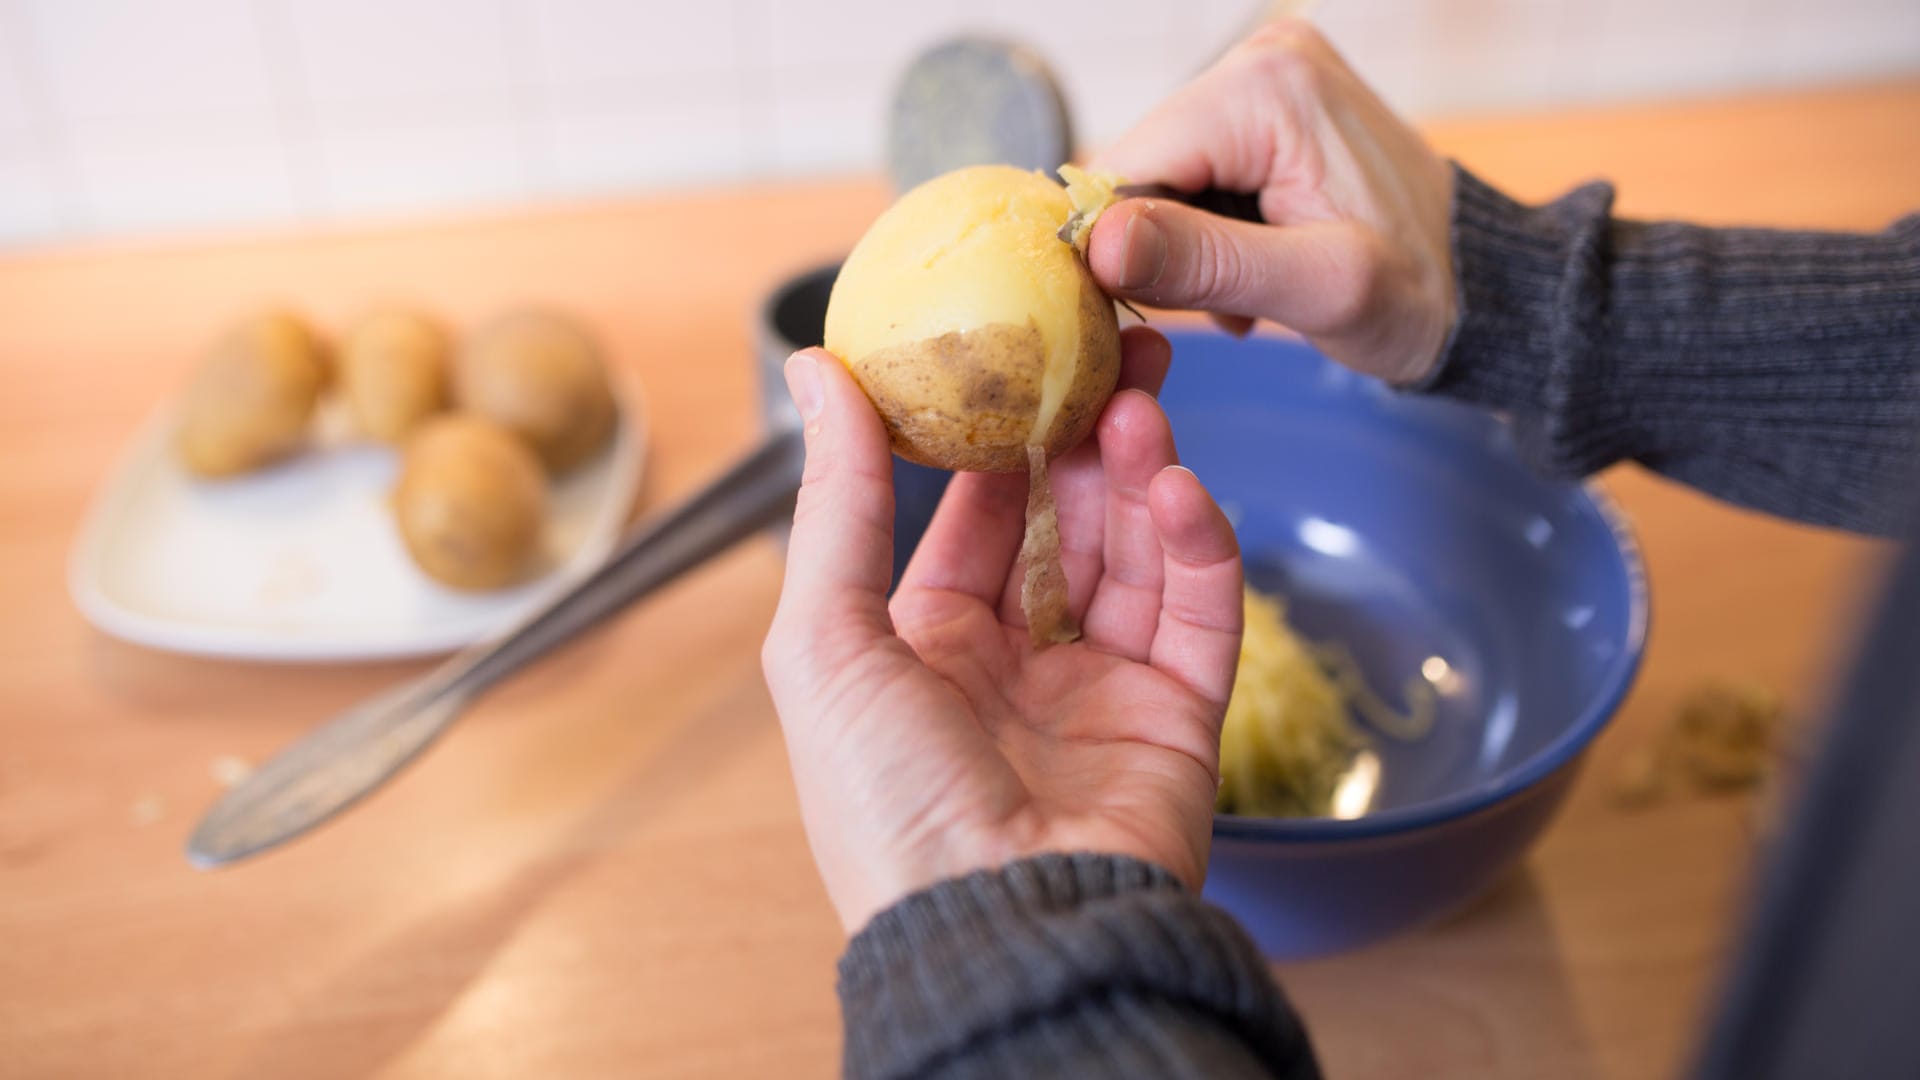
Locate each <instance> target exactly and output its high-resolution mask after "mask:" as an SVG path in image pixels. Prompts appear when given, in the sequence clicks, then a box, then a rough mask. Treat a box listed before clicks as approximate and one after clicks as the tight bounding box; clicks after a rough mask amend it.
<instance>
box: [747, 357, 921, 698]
mask: <svg viewBox="0 0 1920 1080" xmlns="http://www.w3.org/2000/svg"><path fill="white" fill-rule="evenodd" d="M786 377H787V388H788V391H789V392H790V393H791V394H792V395H793V401H794V404H795V405H796V406H798V407H799V410H800V416H801V420H802V422H803V423H804V424H805V425H806V432H805V434H806V443H807V465H806V471H805V472H804V474H803V475H802V478H801V481H800V494H799V498H798V500H797V502H796V503H795V506H794V512H793V532H792V534H791V536H790V537H789V539H788V541H787V575H786V580H785V582H784V584H783V585H782V586H781V590H780V607H779V610H778V612H777V613H776V614H775V616H774V628H773V632H772V633H771V634H770V635H769V640H768V647H769V653H770V654H771V653H779V652H784V653H789V654H792V655H796V656H797V655H799V654H805V655H806V656H807V657H808V658H809V659H810V662H813V663H818V664H820V665H822V666H824V667H827V668H832V667H835V666H837V665H838V663H840V662H841V661H844V660H846V659H849V658H850V656H847V655H834V653H835V652H839V651H843V650H854V651H857V650H858V649H859V648H861V647H864V646H865V645H867V644H869V643H871V641H872V640H873V639H874V638H876V637H880V636H885V635H889V634H891V633H892V623H891V622H890V621H889V620H888V618H887V601H886V592H887V585H888V583H889V582H890V581H891V580H892V576H893V453H892V451H891V449H889V447H888V444H887V432H886V429H885V428H884V427H883V426H881V423H880V417H879V416H878V415H877V414H876V413H875V412H874V411H873V405H872V403H870V402H869V401H868V400H867V396H866V394H865V392H863V391H862V390H861V389H860V386H859V384H858V383H856V382H855V381H854V379H853V376H852V375H851V374H850V373H849V372H848V371H847V368H846V365H844V364H842V363H841V362H840V360H839V359H838V358H837V357H835V356H834V355H833V354H832V353H830V352H827V351H826V350H825V349H804V350H802V351H800V352H797V353H795V354H793V356H791V357H789V358H788V360H787V366H786ZM823 650H827V652H826V654H823Z"/></svg>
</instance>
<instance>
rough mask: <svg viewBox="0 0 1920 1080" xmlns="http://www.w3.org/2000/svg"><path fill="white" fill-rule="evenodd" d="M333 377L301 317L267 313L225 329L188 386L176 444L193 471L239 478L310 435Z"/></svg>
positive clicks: (323, 350) (323, 349)
mask: <svg viewBox="0 0 1920 1080" xmlns="http://www.w3.org/2000/svg"><path fill="white" fill-rule="evenodd" d="M329 375H330V369H329V365H328V360H327V351H326V346H325V344H324V343H323V342H322V341H321V340H320V337H319V335H317V334H315V333H314V331H313V328H312V327H310V326H308V325H307V324H306V322H304V321H303V320H301V319H300V317H299V316H297V315H294V314H292V313H290V312H286V311H263V312H260V313H258V314H255V315H252V316H249V317H247V318H245V319H243V320H241V321H240V322H238V323H236V324H235V325H234V326H232V327H231V328H229V329H228V330H227V331H226V332H225V333H223V334H222V335H221V336H220V337H219V339H218V340H217V341H216V342H215V343H214V346H213V348H212V350H211V351H210V352H209V353H208V354H207V357H206V359H205V360H204V361H202V362H201V365H200V367H199V369H198V370H197V371H196V372H195V373H194V376H193V379H192V381H191V382H189V383H188V384H187V389H186V392H185V394H183V395H182V397H181V401H180V415H179V425H178V427H177V428H176V429H175V431H174V448H175V450H176V451H177V452H178V454H179V456H180V461H181V463H182V464H184V465H185V466H186V467H187V469H188V470H190V471H192V472H194V473H196V474H198V475H200V476H204V477H225V476H234V475H237V474H240V473H244V472H249V471H251V470H253V469H257V468H260V467H261V466H264V465H267V464H270V463H272V462H274V461H277V460H279V459H280V458H283V457H285V456H287V455H288V454H290V453H292V452H293V451H294V450H296V449H298V448H299V447H300V445H301V444H302V443H304V442H305V441H306V438H307V433H308V429H309V427H310V425H311V423H312V420H313V411H314V407H315V405H316V404H317V403H318V402H319V400H320V394H321V391H322V390H324V389H325V388H326V385H327V381H328V378H329Z"/></svg>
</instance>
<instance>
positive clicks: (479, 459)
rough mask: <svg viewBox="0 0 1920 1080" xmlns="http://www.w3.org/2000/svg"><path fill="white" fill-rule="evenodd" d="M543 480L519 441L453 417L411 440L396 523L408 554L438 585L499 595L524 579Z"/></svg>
mask: <svg viewBox="0 0 1920 1080" xmlns="http://www.w3.org/2000/svg"><path fill="white" fill-rule="evenodd" d="M546 502H547V490H546V475H545V473H544V472H543V471H542V470H541V467H540V462H539V460H538V459H537V458H535V457H534V455H533V452H532V451H531V450H529V449H528V448H527V446H526V444H525V443H523V442H522V441H521V440H520V439H519V438H518V437H517V436H515V435H514V434H513V433H511V432H509V431H508V430H507V429H505V428H504V427H501V426H500V425H498V424H496V423H494V422H492V421H490V420H487V419H484V418H482V417H478V416H469V415H461V414H457V413H456V414H448V415H443V416H436V417H434V418H432V419H431V420H428V421H427V422H426V423H425V424H423V425H422V426H421V427H420V428H419V430H417V431H416V432H415V433H414V434H413V437H412V438H410V439H408V440H407V445H406V451H405V456H404V457H403V459H402V461H401V466H400V482H399V484H398V485H397V486H396V487H395V488H394V492H393V512H394V519H395V521H396V523H397V524H398V525H399V527H400V536H401V539H402V540H403V541H405V543H406V547H407V552H408V554H410V555H412V556H413V561H414V562H415V563H416V564H418V565H419V567H420V569H422V570H424V571H426V572H427V574H428V575H429V576H431V577H432V578H433V579H434V580H436V581H439V582H440V583H442V584H444V585H451V586H453V587H454V588H457V589H497V588H500V587H502V586H506V585H512V584H514V583H516V582H518V581H519V580H521V579H522V577H524V576H525V573H526V569H527V566H528V563H529V562H530V560H531V558H532V556H533V554H534V552H535V551H536V550H537V549H538V548H539V545H540V536H541V532H542V531H543V529H544V528H545V520H546Z"/></svg>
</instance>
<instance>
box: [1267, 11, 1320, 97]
mask: <svg viewBox="0 0 1920 1080" xmlns="http://www.w3.org/2000/svg"><path fill="white" fill-rule="evenodd" d="M1247 49H1248V54H1249V56H1250V58H1251V60H1252V63H1253V67H1254V69H1255V71H1256V72H1258V73H1259V74H1261V75H1263V76H1266V77H1268V78H1270V79H1273V80H1275V81H1277V82H1278V83H1279V84H1280V85H1281V86H1284V87H1298V86H1299V85H1300V84H1301V83H1302V82H1306V83H1310V84H1311V83H1314V82H1316V81H1317V80H1318V79H1319V77H1320V76H1321V75H1322V74H1323V73H1324V72H1325V71H1326V68H1327V62H1328V61H1329V60H1330V59H1331V58H1332V56H1333V49H1332V46H1330V45H1328V44H1327V39H1326V38H1325V37H1323V36H1322V35H1321V33H1320V31H1319V30H1317V29H1315V28H1314V26H1313V24H1312V23H1309V22H1305V21H1303V20H1300V19H1280V20H1277V21H1275V22H1271V23H1268V24H1267V25H1266V26H1263V27H1261V28H1260V29H1259V30H1257V31H1255V32H1254V34H1253V36H1252V37H1250V38H1248V39H1247Z"/></svg>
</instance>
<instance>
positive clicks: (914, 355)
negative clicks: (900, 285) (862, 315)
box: [848, 322, 1046, 472]
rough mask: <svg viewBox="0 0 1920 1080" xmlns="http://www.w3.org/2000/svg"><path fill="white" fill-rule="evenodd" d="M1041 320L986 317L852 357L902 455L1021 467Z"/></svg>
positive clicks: (958, 464)
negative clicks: (1015, 321) (975, 324)
mask: <svg viewBox="0 0 1920 1080" xmlns="http://www.w3.org/2000/svg"><path fill="white" fill-rule="evenodd" d="M1045 353H1046V343H1045V341H1044V340H1043V339H1042V338H1041V336H1040V329H1039V327H1037V326H1035V325H1034V324H1032V323H1031V322H1030V323H1028V324H1027V325H1025V326H1014V325H1011V324H1009V323H989V324H987V325H985V326H981V327H977V328H975V329H972V330H965V331H958V332H954V333H948V334H941V335H940V336H939V337H936V338H931V339H928V340H926V341H918V342H914V343H912V344H908V345H896V346H894V347H893V348H890V349H880V350H877V351H875V352H873V353H870V354H868V355H866V356H864V357H861V358H860V359H859V360H858V361H856V362H853V363H850V364H849V365H848V367H849V368H850V369H851V370H852V371H853V375H854V378H855V379H856V380H857V381H858V382H859V383H860V388H861V389H863V390H865V391H866V392H867V397H868V398H870V399H871V400H872V401H873V405H874V408H875V409H876V410H878V411H879V413H880V419H881V420H882V421H883V422H885V424H886V426H887V437H888V439H889V440H890V441H891V442H892V443H893V451H894V453H896V454H899V455H900V456H901V457H903V458H906V459H907V460H908V461H911V462H915V463H916V464H920V465H928V466H932V467H933V468H936V469H954V470H958V471H962V472H1022V471H1025V469H1026V467H1027V456H1026V449H1025V445H1026V438H1027V433H1028V432H1029V431H1030V430H1031V429H1032V427H1033V417H1034V413H1035V412H1037V411H1038V410H1039V408H1040V384H1041V376H1042V372H1041V364H1040V363H1039V362H1038V361H1037V359H1036V358H1038V357H1041V356H1044V355H1045Z"/></svg>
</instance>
